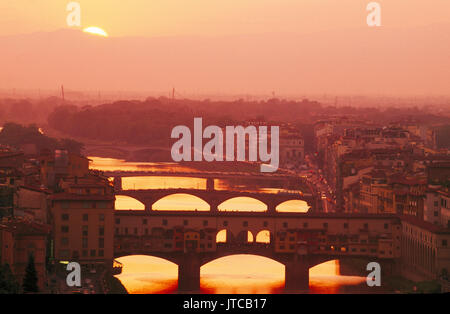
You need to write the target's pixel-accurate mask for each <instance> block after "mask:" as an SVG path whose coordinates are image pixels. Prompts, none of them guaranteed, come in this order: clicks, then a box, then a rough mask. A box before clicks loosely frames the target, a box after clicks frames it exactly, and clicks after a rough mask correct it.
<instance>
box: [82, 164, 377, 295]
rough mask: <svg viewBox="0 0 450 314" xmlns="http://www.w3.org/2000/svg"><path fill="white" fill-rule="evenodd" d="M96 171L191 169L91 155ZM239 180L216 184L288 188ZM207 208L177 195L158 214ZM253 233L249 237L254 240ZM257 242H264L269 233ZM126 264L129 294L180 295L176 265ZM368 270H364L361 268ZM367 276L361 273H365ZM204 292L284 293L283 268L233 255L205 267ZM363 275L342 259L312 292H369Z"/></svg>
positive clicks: (232, 204)
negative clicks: (348, 270)
mask: <svg viewBox="0 0 450 314" xmlns="http://www.w3.org/2000/svg"><path fill="white" fill-rule="evenodd" d="M89 158H90V159H91V160H92V162H91V168H93V169H99V170H104V171H113V170H126V171H134V170H144V169H145V170H170V171H176V170H180V171H186V170H191V169H189V168H186V167H181V166H178V165H175V164H170V163H134V162H125V161H123V160H119V159H110V158H98V157H89ZM267 184H269V183H260V182H251V181H248V182H245V181H244V182H236V181H232V180H216V182H215V186H216V189H227V188H239V189H247V190H252V191H254V190H257V191H264V192H274V193H276V192H278V191H280V190H283V189H284V188H283V186H282V185H278V184H277V182H276V181H275V182H271V183H270V185H267ZM122 187H123V188H124V189H135V188H136V189H145V188H200V189H201V188H206V179H202V178H180V177H130V178H124V179H123V182H122ZM116 198H117V199H116V210H121V209H122V210H124V209H140V210H143V205H142V204H140V203H139V202H137V201H135V200H133V199H129V198H126V197H121V196H117V197H116ZM205 206H206V205H205V204H203V203H202V202H201V201H200V200H198V199H196V198H195V197H192V196H187V195H176V196H172V197H168V198H165V199H163V200H160V201H158V202H157V203H155V205H154V208H155V209H157V210H168V209H177V210H195V209H197V210H202V209H203V210H205V209H207V208H206V207H205ZM242 208H245V209H246V210H252V211H259V210H263V208H261V205H260V204H259V203H257V202H256V201H252V200H248V199H236V200H234V201H228V202H226V203H224V204H223V205H222V208H220V207H219V209H222V210H240V209H242ZM277 210H282V211H296V212H305V211H307V210H308V206H307V205H306V203H303V202H300V201H293V202H290V203H289V204H286V206H284V207H282V208H277ZM252 237H253V235H251V234H249V240H253V239H252ZM258 237H261V238H259V239H258V241H261V240H262V241H264V237H265V235H264V234H260V235H258ZM118 261H120V262H121V263H122V264H123V272H122V274H120V275H118V276H117V278H119V279H120V281H121V282H122V284H123V285H124V286H125V288H126V289H127V290H128V292H129V293H176V291H177V265H175V264H173V263H171V262H168V261H166V260H163V259H160V258H156V257H151V256H137V255H135V256H126V257H121V258H119V259H118ZM362 271H363V270H362ZM361 274H362V273H361ZM200 280H201V283H200V285H201V291H202V292H203V293H283V287H284V266H283V265H282V264H279V263H278V262H275V261H273V260H270V259H268V258H265V257H260V256H254V255H232V256H228V257H224V258H220V259H217V260H215V261H212V262H210V263H208V264H206V265H204V266H203V267H202V268H201V279H200ZM365 281H366V278H365V277H362V276H343V275H340V267H339V261H330V262H327V263H324V264H321V265H318V266H316V267H314V268H311V269H310V292H311V293H358V292H360V293H364V292H370V290H368V289H369V288H368V287H367V285H366V283H365Z"/></svg>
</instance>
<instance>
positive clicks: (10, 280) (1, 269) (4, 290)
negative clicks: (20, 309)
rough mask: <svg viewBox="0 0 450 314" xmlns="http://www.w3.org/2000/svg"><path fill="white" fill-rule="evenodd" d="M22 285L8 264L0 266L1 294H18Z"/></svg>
mask: <svg viewBox="0 0 450 314" xmlns="http://www.w3.org/2000/svg"><path fill="white" fill-rule="evenodd" d="M19 290H20V285H19V283H18V282H17V280H16V277H15V276H14V274H13V273H12V271H11V268H10V267H9V265H8V264H4V265H0V294H17V293H19Z"/></svg>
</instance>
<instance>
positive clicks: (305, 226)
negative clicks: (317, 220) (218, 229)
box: [116, 218, 389, 229]
mask: <svg viewBox="0 0 450 314" xmlns="http://www.w3.org/2000/svg"><path fill="white" fill-rule="evenodd" d="M142 223H143V224H144V225H147V219H144V220H143V221H142ZM116 224H117V225H118V224H120V218H116ZM168 224H169V222H168V220H167V219H163V220H162V225H163V226H167V225H168ZM183 225H184V226H187V225H189V221H188V220H186V219H185V220H183ZM282 225H283V228H288V226H289V225H288V223H287V222H283V224H282ZM203 226H204V227H206V226H208V220H203ZM223 226H224V227H227V226H228V221H227V220H225V221H223ZM242 226H243V227H248V221H243V222H242ZM268 226H269V222H267V221H263V227H268ZM308 226H309V225H308V223H307V222H304V223H303V228H308ZM322 226H323V228H325V229H327V228H328V223H327V222H324V223H323V224H322ZM348 228H349V224H348V223H346V222H345V223H344V229H348ZM363 229H369V224H368V223H365V224H363ZM384 229H389V224H388V223H385V224H384Z"/></svg>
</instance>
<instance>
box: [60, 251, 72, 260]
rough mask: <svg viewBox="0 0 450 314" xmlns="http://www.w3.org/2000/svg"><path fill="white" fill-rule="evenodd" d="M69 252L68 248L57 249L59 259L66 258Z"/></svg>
mask: <svg viewBox="0 0 450 314" xmlns="http://www.w3.org/2000/svg"><path fill="white" fill-rule="evenodd" d="M69 255H70V252H69V250H60V251H59V256H60V258H61V259H67V258H69Z"/></svg>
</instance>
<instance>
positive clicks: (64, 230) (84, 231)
mask: <svg viewBox="0 0 450 314" xmlns="http://www.w3.org/2000/svg"><path fill="white" fill-rule="evenodd" d="M61 232H62V233H69V226H61ZM81 233H82V234H83V237H87V236H88V233H89V226H86V225H83V226H82V227H81ZM98 234H99V235H100V236H103V235H105V226H99V227H98Z"/></svg>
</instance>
